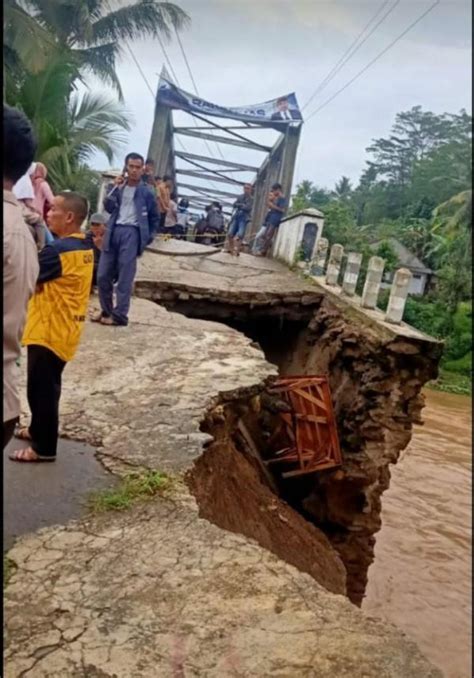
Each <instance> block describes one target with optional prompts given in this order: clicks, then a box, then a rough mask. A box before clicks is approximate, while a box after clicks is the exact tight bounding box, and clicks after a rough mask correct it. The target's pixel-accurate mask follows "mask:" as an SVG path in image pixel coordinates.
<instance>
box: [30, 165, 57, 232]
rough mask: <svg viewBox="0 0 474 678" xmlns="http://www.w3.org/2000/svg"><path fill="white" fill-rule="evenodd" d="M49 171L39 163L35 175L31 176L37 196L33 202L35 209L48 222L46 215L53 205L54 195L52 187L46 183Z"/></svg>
mask: <svg viewBox="0 0 474 678" xmlns="http://www.w3.org/2000/svg"><path fill="white" fill-rule="evenodd" d="M47 176H48V170H47V169H46V166H45V165H43V163H42V162H37V163H36V167H35V169H34V172H33V174H32V175H31V182H32V184H33V191H34V194H35V197H34V200H33V208H34V209H35V210H36V211H37V212H38V214H40V215H41V216H42V217H43V219H44V220H46V214H47V213H48V210H49V207H50V206H51V205H52V204H53V200H54V195H53V191H52V190H51V187H50V185H49V184H48V182H47V181H46V177H47Z"/></svg>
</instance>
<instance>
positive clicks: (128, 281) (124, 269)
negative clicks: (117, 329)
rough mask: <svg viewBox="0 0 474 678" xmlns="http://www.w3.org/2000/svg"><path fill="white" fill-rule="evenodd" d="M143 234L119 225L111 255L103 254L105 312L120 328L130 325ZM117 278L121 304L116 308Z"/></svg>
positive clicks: (101, 281)
mask: <svg viewBox="0 0 474 678" xmlns="http://www.w3.org/2000/svg"><path fill="white" fill-rule="evenodd" d="M138 245H139V233H138V228H137V227H136V226H122V225H121V224H116V226H115V227H114V230H113V233H112V238H111V241H110V249H109V251H108V252H101V255H100V259H99V268H98V270H97V287H98V290H99V300H100V306H101V308H102V313H103V315H104V316H105V317H107V318H112V319H113V320H114V321H115V322H116V323H117V324H119V325H128V311H129V310H130V298H131V296H132V290H133V281H134V280H135V274H136V272H137V257H138ZM116 276H117V281H118V282H117V304H116V306H115V308H114V305H113V292H114V280H115V278H116Z"/></svg>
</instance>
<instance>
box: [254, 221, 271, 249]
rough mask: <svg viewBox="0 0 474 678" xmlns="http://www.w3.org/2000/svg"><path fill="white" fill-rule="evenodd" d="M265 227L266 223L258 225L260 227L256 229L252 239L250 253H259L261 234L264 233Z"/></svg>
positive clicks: (261, 242)
mask: <svg viewBox="0 0 474 678" xmlns="http://www.w3.org/2000/svg"><path fill="white" fill-rule="evenodd" d="M267 228H268V227H267V224H263V226H260V229H259V230H258V231H257V235H256V236H255V240H254V241H253V247H252V254H259V253H260V251H261V249H262V245H263V236H264V235H265V233H266V230H267Z"/></svg>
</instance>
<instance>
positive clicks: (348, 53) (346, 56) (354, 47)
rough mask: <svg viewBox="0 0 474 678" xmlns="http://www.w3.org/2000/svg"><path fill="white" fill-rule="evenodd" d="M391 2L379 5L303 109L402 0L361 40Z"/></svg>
mask: <svg viewBox="0 0 474 678" xmlns="http://www.w3.org/2000/svg"><path fill="white" fill-rule="evenodd" d="M389 2H390V0H385V2H384V3H383V4H382V5H381V6H380V7H379V9H378V10H377V11H376V12H375V14H374V15H373V16H372V18H371V19H370V20H369V22H368V23H367V24H366V25H365V26H364V28H363V29H362V31H361V32H360V33H359V35H358V36H357V37H356V39H355V40H354V41H353V42H352V44H351V45H350V47H348V48H347V50H346V51H345V52H344V54H343V55H342V57H341V58H340V59H339V61H338V62H337V63H336V64H335V65H334V66H333V67H332V69H331V70H330V71H329V73H328V74H327V75H326V77H325V78H324V79H323V80H322V82H321V83H320V84H319V85H318V87H317V88H316V89H315V91H314V92H313V94H312V95H311V96H310V98H309V99H308V101H307V102H306V103H305V105H304V106H303V109H302V110H304V109H305V108H306V107H307V106H308V104H309V103H310V102H311V101H313V99H314V97H315V96H316V95H317V94H319V92H321V91H322V90H323V89H325V87H326V85H328V84H329V82H331V80H333V79H334V78H335V76H336V75H337V74H338V73H339V71H340V70H341V69H342V68H344V66H345V65H346V63H347V62H348V61H350V60H351V59H352V57H353V56H354V54H355V53H356V52H358V51H359V49H360V48H361V47H362V45H364V44H365V43H366V42H367V40H368V39H369V38H370V37H371V36H372V35H373V34H374V33H375V31H376V30H377V28H378V27H379V26H380V24H381V23H383V22H384V21H385V19H386V18H387V17H388V15H389V14H391V13H392V12H393V10H394V9H395V7H396V6H397V5H398V4H399V3H400V0H396V2H395V3H394V4H393V5H392V7H390V8H389V9H388V11H387V12H385V14H384V15H383V17H382V18H381V19H379V21H377V23H376V24H375V26H373V27H372V29H371V30H370V32H369V33H368V34H367V35H366V36H365V38H363V40H362V41H361V42H359V40H360V39H361V38H362V36H363V35H364V33H365V32H366V30H367V29H368V27H369V26H370V24H371V23H372V22H373V21H375V19H376V18H377V17H378V15H379V14H380V12H382V10H383V9H384V8H385V7H386V6H387V5H388V3H389ZM357 43H359V44H357Z"/></svg>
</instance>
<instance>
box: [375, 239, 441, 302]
mask: <svg viewBox="0 0 474 678" xmlns="http://www.w3.org/2000/svg"><path fill="white" fill-rule="evenodd" d="M382 242H386V243H388V244H389V245H390V247H391V248H392V250H393V251H394V253H395V254H396V255H397V257H398V264H399V268H407V269H408V270H409V271H410V272H411V274H412V279H411V281H410V286H409V288H408V294H413V295H418V296H422V295H423V294H425V292H426V288H427V285H428V283H429V281H430V279H431V277H432V276H433V274H434V272H433V271H432V270H431V269H430V268H428V267H427V266H425V265H424V263H423V262H422V261H420V259H418V257H417V256H415V255H414V254H413V253H412V252H410V250H409V249H408V248H406V247H405V245H403V244H402V243H401V242H399V241H398V240H397V239H396V238H385V239H384V240H380V241H378V242H376V243H373V244H372V245H371V246H370V247H371V249H373V250H377V248H378V247H379V245H381V244H382ZM392 280H393V272H387V273H385V274H384V277H383V282H382V284H381V287H382V289H383V288H387V287H390V286H391V284H392Z"/></svg>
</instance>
